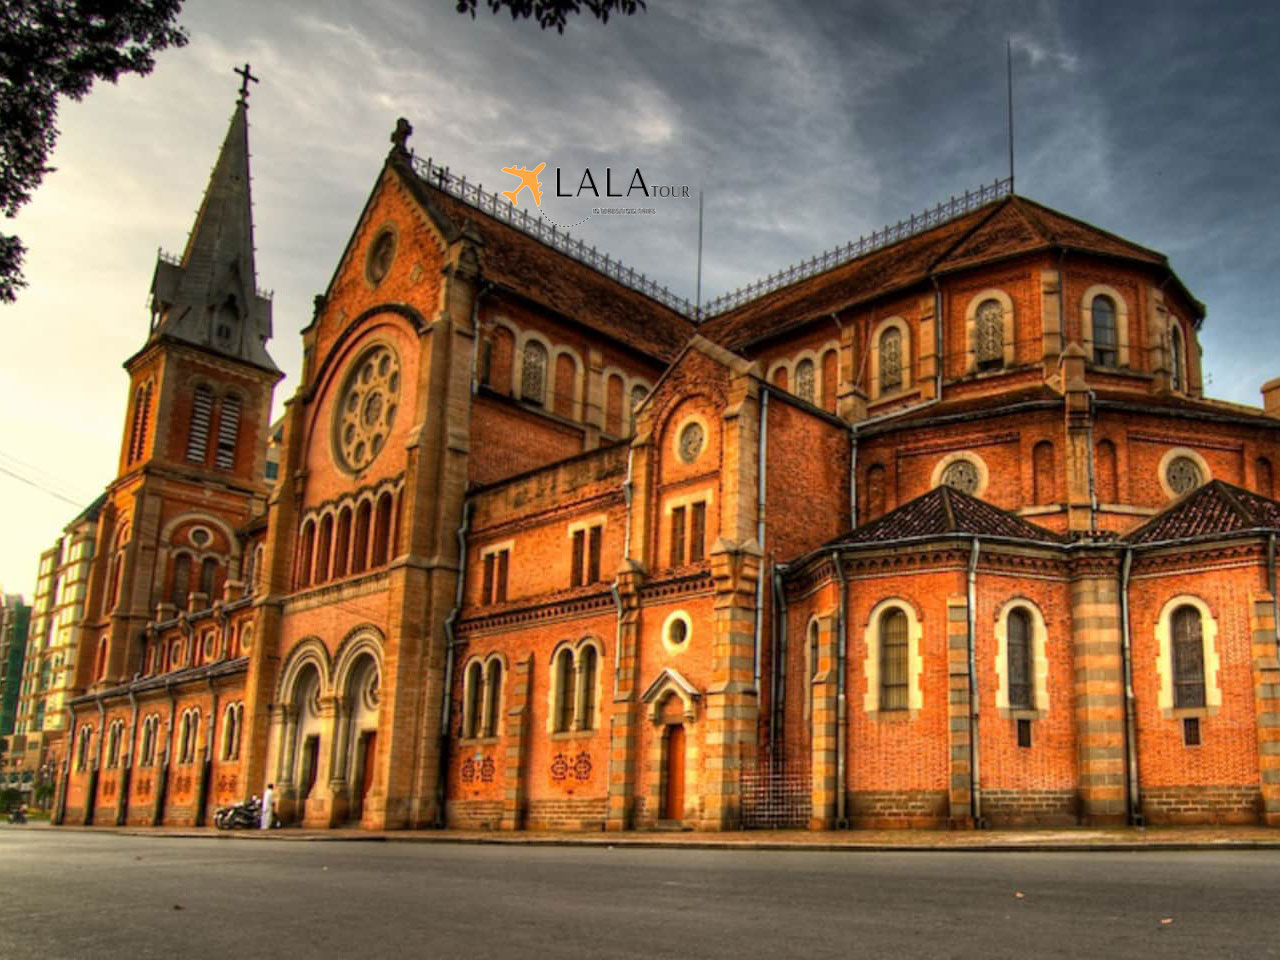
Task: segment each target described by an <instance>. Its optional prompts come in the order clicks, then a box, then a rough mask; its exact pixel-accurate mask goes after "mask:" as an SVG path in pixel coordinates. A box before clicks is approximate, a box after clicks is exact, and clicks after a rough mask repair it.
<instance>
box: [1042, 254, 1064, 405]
mask: <svg viewBox="0 0 1280 960" xmlns="http://www.w3.org/2000/svg"><path fill="white" fill-rule="evenodd" d="M1040 330H1041V337H1042V340H1041V348H1040V349H1041V352H1042V353H1043V355H1044V375H1045V379H1046V380H1047V379H1049V378H1050V377H1052V376H1053V375H1054V374H1056V373H1057V372H1058V357H1059V355H1060V354H1061V353H1062V342H1063V336H1062V334H1063V330H1062V275H1061V274H1060V273H1059V272H1058V271H1057V270H1041V271H1040Z"/></svg>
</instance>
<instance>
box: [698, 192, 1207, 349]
mask: <svg viewBox="0 0 1280 960" xmlns="http://www.w3.org/2000/svg"><path fill="white" fill-rule="evenodd" d="M1054 247H1070V248H1072V249H1077V250H1084V251H1089V252H1093V253H1098V254H1102V255H1104V256H1112V257H1121V258H1124V259H1127V260H1135V261H1139V262H1141V263H1147V264H1151V265H1153V266H1165V265H1166V264H1167V260H1166V258H1165V257H1164V256H1163V255H1162V254H1159V253H1156V252H1155V251H1153V250H1148V249H1147V248H1146V247H1142V246H1139V245H1138V244H1136V243H1130V242H1129V241H1128V240H1124V239H1122V238H1120V237H1117V236H1115V235H1114V234H1111V233H1108V232H1107V231H1105V230H1100V229H1098V228H1097V227H1094V226H1091V225H1090V224H1087V223H1084V222H1083V221H1080V220H1075V219H1073V218H1071V217H1068V216H1066V215H1065V214H1062V213H1058V212H1057V211H1056V210H1051V209H1049V208H1048V207H1044V206H1041V205H1040V204H1038V203H1036V202H1034V201H1032V200H1028V199H1026V198H1025V197H1020V196H1017V195H1013V196H1009V197H1006V198H1004V199H1002V200H998V201H996V202H994V203H991V204H988V205H987V206H985V207H982V208H980V209H978V210H975V211H974V212H972V213H970V214H967V215H965V216H962V217H958V218H956V219H955V220H950V221H948V222H946V223H943V224H941V225H939V226H937V227H935V228H933V229H931V230H927V231H925V232H923V233H918V234H916V235H914V236H911V237H908V238H907V239H905V240H902V241H900V242H899V243H895V244H893V245H892V246H889V247H884V248H882V249H879V250H876V251H874V252H873V253H870V254H867V255H866V256H864V257H859V258H858V259H856V260H852V261H850V262H849V263H846V264H844V265H843V266H840V267H837V268H835V269H834V270H829V271H827V272H825V273H821V274H818V275H817V276H813V277H809V278H807V279H805V280H801V281H799V282H798V283H794V284H792V285H790V286H788V287H783V288H782V289H780V290H775V291H774V292H772V293H769V294H766V295H765V296H762V297H759V298H757V299H755V300H752V301H750V302H749V303H746V304H744V305H743V306H741V307H739V308H738V309H736V310H731V311H729V312H727V313H724V314H721V315H720V316H717V317H713V318H711V319H710V320H708V321H706V322H705V323H703V324H702V326H701V328H700V329H699V333H701V334H702V335H703V336H705V337H708V338H709V339H712V340H716V341H718V342H720V343H722V344H724V345H725V346H728V347H732V348H734V349H740V348H742V347H745V346H747V345H748V344H751V343H754V342H756V341H759V340H763V339H765V338H767V337H773V336H778V335H780V334H783V333H786V332H787V331H789V330H792V329H794V328H796V327H798V326H801V325H803V324H805V323H807V322H809V321H810V320H813V319H814V318H816V317H821V316H826V315H827V314H828V313H831V312H833V311H836V310H840V309H843V308H845V307H847V306H851V305H855V304H858V303H865V302H868V301H870V300H873V299H875V298H877V297H881V296H884V295H886V294H889V293H892V292H894V291H897V290H902V289H905V288H908V287H911V286H913V285H915V284H918V283H921V282H923V281H925V280H927V279H928V278H929V277H930V276H931V275H934V274H939V273H948V272H951V271H955V270H962V269H967V268H970V267H974V266H978V265H980V264H984V263H990V262H992V261H996V260H1002V259H1005V258H1008V257H1011V256H1016V255H1018V254H1023V253H1030V252H1033V251H1037V250H1047V249H1050V248H1054ZM1188 296H1190V295H1189V294H1188Z"/></svg>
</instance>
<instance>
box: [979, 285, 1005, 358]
mask: <svg viewBox="0 0 1280 960" xmlns="http://www.w3.org/2000/svg"><path fill="white" fill-rule="evenodd" d="M974 354H975V355H976V359H977V362H978V369H979V370H987V369H990V368H992V367H1000V366H1003V365H1004V308H1003V307H1001V306H1000V301H998V300H984V301H982V303H981V304H980V305H979V306H978V315H977V319H976V321H975V324H974Z"/></svg>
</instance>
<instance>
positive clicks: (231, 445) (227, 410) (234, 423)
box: [216, 396, 240, 470]
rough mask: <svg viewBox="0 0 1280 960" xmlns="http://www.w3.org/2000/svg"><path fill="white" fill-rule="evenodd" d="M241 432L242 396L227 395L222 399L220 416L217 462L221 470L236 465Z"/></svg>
mask: <svg viewBox="0 0 1280 960" xmlns="http://www.w3.org/2000/svg"><path fill="white" fill-rule="evenodd" d="M239 433H240V398H239V397H236V396H229V397H225V398H224V399H223V401H222V415H221V416H220V417H219V418H218V453H217V457H216V462H217V465H218V469H219V470H230V469H232V468H233V467H235V465H236V437H237V436H238V435H239Z"/></svg>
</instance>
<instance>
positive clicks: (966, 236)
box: [925, 193, 1016, 273]
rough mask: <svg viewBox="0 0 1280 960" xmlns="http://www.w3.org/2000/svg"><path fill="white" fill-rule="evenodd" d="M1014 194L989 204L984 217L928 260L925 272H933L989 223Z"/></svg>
mask: <svg viewBox="0 0 1280 960" xmlns="http://www.w3.org/2000/svg"><path fill="white" fill-rule="evenodd" d="M1015 196H1016V194H1013V193H1010V194H1009V195H1008V196H1007V197H1005V198H1004V199H1003V200H1002V201H1000V202H999V203H993V204H992V205H991V210H990V211H989V212H988V213H987V215H986V216H985V217H983V218H982V219H980V220H979V221H978V222H977V223H975V224H974V225H973V226H972V227H970V228H969V229H968V230H966V231H965V232H964V233H962V234H961V235H960V236H959V237H957V238H956V241H955V243H953V244H951V245H950V246H948V247H947V248H946V249H944V250H943V251H942V252H941V253H940V254H938V256H937V257H935V258H934V259H932V260H930V261H929V266H928V267H927V268H926V271H925V272H926V273H933V271H934V270H936V269H937V267H938V264H940V263H942V262H943V261H944V260H946V259H947V257H949V256H951V254H952V253H954V252H955V251H956V250H958V249H959V248H960V246H961V245H962V244H965V243H968V242H969V240H970V238H972V237H973V235H974V234H975V233H977V232H978V231H979V230H981V229H982V228H983V227H985V226H986V225H987V224H988V223H990V222H991V220H992V218H993V217H995V215H996V214H997V213H999V212H1000V211H1001V210H1003V209H1004V208H1005V207H1007V206H1008V205H1009V202H1010V200H1011V199H1012V198H1013V197H1015Z"/></svg>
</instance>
